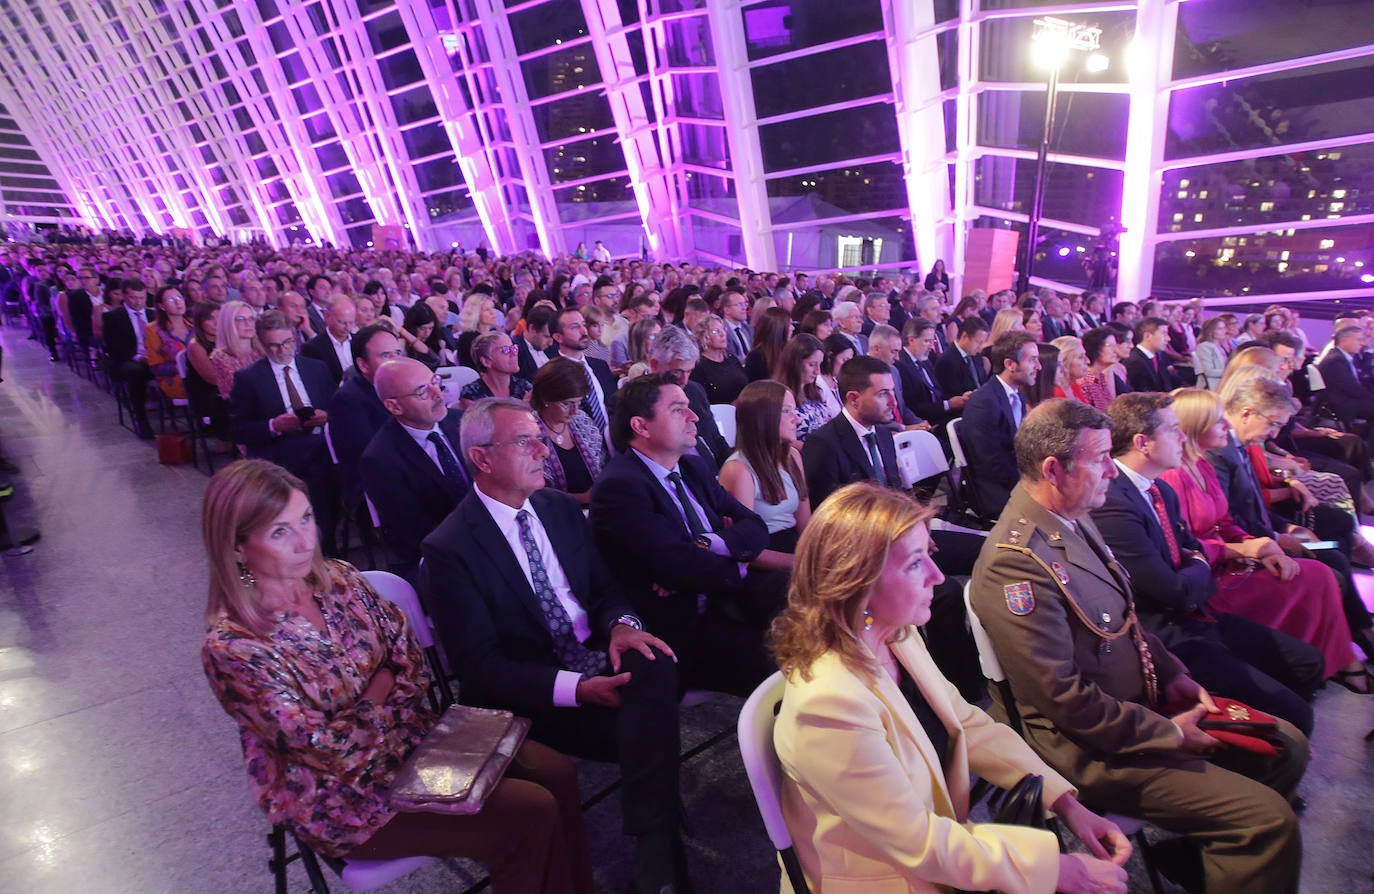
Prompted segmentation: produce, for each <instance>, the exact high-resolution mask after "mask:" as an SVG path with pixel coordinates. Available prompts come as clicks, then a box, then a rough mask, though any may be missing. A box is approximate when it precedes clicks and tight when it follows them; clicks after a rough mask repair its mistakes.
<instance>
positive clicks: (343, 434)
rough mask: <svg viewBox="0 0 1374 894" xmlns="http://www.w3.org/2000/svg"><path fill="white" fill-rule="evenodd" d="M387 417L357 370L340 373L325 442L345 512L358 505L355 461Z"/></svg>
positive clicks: (359, 482)
mask: <svg viewBox="0 0 1374 894" xmlns="http://www.w3.org/2000/svg"><path fill="white" fill-rule="evenodd" d="M390 419H391V413H389V412H388V411H387V408H386V407H384V406H383V405H382V399H381V398H380V397H378V396H377V389H376V388H373V387H372V383H371V382H369V381H368V380H367V379H364V378H363V375H362V373H360V372H358V368H357V367H356V366H355V367H352V368H350V369H349V370H348V372H346V373H344V377H343V383H342V384H340V385H339V389H338V390H337V391H335V392H334V396H333V397H332V398H330V400H329V441H330V443H331V444H333V446H334V456H335V458H336V459H337V460H338V465H339V479H340V481H339V483H340V484H342V485H343V487H344V497H345V499H346V500H347V501H348V507H349V509H355V508H357V507H358V506H360V505H362V500H363V484H362V479H361V478H360V477H359V475H358V460H360V459H362V456H363V451H364V450H366V449H367V445H368V444H369V443H371V442H372V438H373V437H374V436H375V435H376V434H377V432H378V431H379V430H380V429H381V427H382V426H383V425H385V424H386V423H387V421H388V420H390Z"/></svg>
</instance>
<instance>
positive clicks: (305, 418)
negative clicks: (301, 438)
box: [296, 407, 315, 424]
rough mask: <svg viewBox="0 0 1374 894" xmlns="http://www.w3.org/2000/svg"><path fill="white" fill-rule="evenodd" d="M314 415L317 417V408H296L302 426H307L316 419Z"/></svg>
mask: <svg viewBox="0 0 1374 894" xmlns="http://www.w3.org/2000/svg"><path fill="white" fill-rule="evenodd" d="M314 415H315V408H314V407H297V408H296V418H297V419H299V420H300V421H301V424H305V423H307V422H309V421H310V420H311V419H312V418H313V417H314Z"/></svg>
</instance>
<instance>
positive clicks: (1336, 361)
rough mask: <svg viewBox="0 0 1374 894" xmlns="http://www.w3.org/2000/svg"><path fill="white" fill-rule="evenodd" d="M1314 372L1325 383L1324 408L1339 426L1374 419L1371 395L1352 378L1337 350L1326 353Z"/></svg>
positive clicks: (1373, 404) (1373, 398) (1347, 364)
mask: <svg viewBox="0 0 1374 894" xmlns="http://www.w3.org/2000/svg"><path fill="white" fill-rule="evenodd" d="M1317 369H1319V370H1320V371H1321V374H1322V381H1323V382H1325V383H1326V392H1325V394H1324V395H1323V397H1324V399H1325V401H1326V404H1327V405H1328V406H1329V407H1331V409H1332V410H1334V411H1335V413H1336V415H1337V416H1338V417H1339V418H1340V420H1341V421H1342V422H1344V423H1345V424H1346V425H1349V424H1350V423H1352V422H1354V421H1355V420H1356V419H1374V392H1371V391H1370V390H1369V389H1368V388H1367V387H1365V385H1364V384H1363V383H1362V382H1360V381H1359V380H1358V379H1357V378H1356V377H1355V372H1354V370H1352V369H1351V368H1350V361H1349V360H1347V359H1346V356H1345V354H1344V353H1343V352H1342V351H1341V350H1340V349H1339V348H1332V349H1331V350H1330V351H1328V352H1327V354H1326V357H1325V358H1324V359H1323V360H1322V362H1321V363H1319V364H1317Z"/></svg>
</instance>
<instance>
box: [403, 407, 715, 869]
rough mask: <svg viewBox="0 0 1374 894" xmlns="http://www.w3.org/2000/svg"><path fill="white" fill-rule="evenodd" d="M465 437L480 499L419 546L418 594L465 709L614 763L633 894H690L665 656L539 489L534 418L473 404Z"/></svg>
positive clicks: (591, 550) (560, 507) (571, 524)
mask: <svg viewBox="0 0 1374 894" xmlns="http://www.w3.org/2000/svg"><path fill="white" fill-rule="evenodd" d="M462 434H463V439H464V440H465V441H466V442H467V443H468V449H467V455H466V459H467V461H468V464H469V468H470V469H471V470H472V472H473V476H474V478H475V486H474V488H473V489H472V491H470V492H469V493H468V495H467V496H466V497H465V498H464V499H463V501H462V502H461V503H459V504H458V507H457V508H456V509H455V510H454V512H453V513H452V514H451V515H449V517H448V518H447V519H446V520H444V521H443V522H442V523H441V524H440V525H439V526H438V527H437V528H436V529H435V530H434V532H433V533H432V534H430V535H429V536H428V537H427V538H426V539H425V541H424V547H423V552H424V559H425V562H424V571H423V574H422V576H423V581H422V590H423V592H424V594H425V602H426V605H427V607H428V608H429V611H430V614H431V616H432V617H433V619H434V626H435V630H436V631H437V632H438V634H439V638H440V639H441V640H442V642H443V644H444V651H445V653H446V654H447V655H448V656H449V659H450V661H451V662H452V663H453V666H454V668H455V670H456V671H457V674H458V679H459V682H460V683H461V684H462V691H463V701H464V702H467V703H470V704H474V705H479V706H484V707H491V708H502V709H506V710H510V711H514V712H515V713H517V714H520V715H522V716H525V717H529V718H530V719H531V720H532V721H533V724H534V725H533V727H532V729H531V731H530V735H531V737H532V738H534V739H535V740H536V741H539V742H542V743H544V744H546V745H548V746H550V747H552V748H556V749H558V750H559V751H564V752H567V753H570V754H574V755H577V756H578V757H583V758H590V759H592V760H601V761H607V760H609V761H618V762H619V763H620V765H621V775H622V778H623V779H624V784H625V791H624V797H623V798H622V801H621V803H622V810H623V813H624V820H625V831H626V832H627V833H628V834H630V835H633V836H635V837H636V838H637V839H638V850H639V853H638V855H637V861H638V866H637V871H636V878H635V884H636V887H635V890H636V891H639V890H643V891H655V892H656V891H659V890H660V888H662V887H663V886H664V885H672V884H678V885H682V886H684V887H685V886H686V885H687V884H688V883H687V881H686V879H685V877H684V873H683V866H682V849H681V840H680V837H679V835H678V831H677V829H678V747H679V737H678V716H677V674H676V668H675V665H674V663H673V651H672V649H671V648H669V646H668V645H667V644H666V643H664V642H663V641H662V640H660V639H659V638H658V637H656V636H653V635H651V634H650V633H648V632H646V631H645V630H644V629H643V624H642V622H641V621H640V620H639V618H638V617H637V616H636V615H635V614H634V612H633V611H632V610H631V608H630V605H629V604H628V603H627V602H626V601H625V600H624V599H623V598H622V597H621V593H620V590H619V588H618V587H617V586H616V582H615V580H614V579H613V578H612V576H611V573H610V571H609V570H608V569H607V567H606V564H605V563H604V562H603V561H602V559H601V555H600V554H599V553H598V552H597V550H596V548H595V545H594V544H593V542H592V536H591V531H590V529H589V528H588V525H587V522H586V520H585V519H584V518H583V517H582V511H581V508H580V507H579V506H578V504H577V502H576V501H575V500H573V499H572V498H571V497H569V496H567V495H566V494H563V493H560V492H558V491H555V490H552V489H549V488H544V487H543V484H544V471H543V460H544V457H545V456H546V455H547V453H548V447H547V445H546V444H545V442H544V441H543V439H542V438H541V437H540V429H539V424H538V423H537V422H536V421H535V418H534V414H533V413H532V412H531V411H530V409H529V407H528V406H526V405H525V404H523V403H520V402H519V401H510V400H501V399H496V398H489V399H487V400H482V401H478V402H477V403H475V404H473V405H472V406H471V407H469V408H468V411H467V413H466V415H465V418H464V420H463V426H462ZM522 444H523V445H524V446H522Z"/></svg>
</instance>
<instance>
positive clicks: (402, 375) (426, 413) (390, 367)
mask: <svg viewBox="0 0 1374 894" xmlns="http://www.w3.org/2000/svg"><path fill="white" fill-rule="evenodd" d="M437 378H438V376H436V375H435V374H434V372H433V371H432V370H431V369H430V368H429V367H428V366H425V365H424V364H423V363H421V362H420V361H418V360H413V359H411V358H409V357H403V358H401V359H399V360H388V361H387V362H385V363H383V364H382V365H381V366H379V367H377V376H376V378H374V379H373V381H372V385H373V387H374V388H376V389H377V396H378V397H380V398H381V399H382V405H383V406H385V407H386V409H387V412H389V413H390V414H391V415H393V416H395V417H396V419H397V420H398V421H399V422H400V423H401V424H402V425H408V426H410V427H411V428H418V429H429V428H433V427H434V425H435V424H436V423H437V422H438V421H439V420H440V419H443V418H444V416H445V415H446V414H447V413H448V407H447V406H445V405H444V392H443V391H442V390H440V388H439V386H438V385H437V384H435V380H436V379H437Z"/></svg>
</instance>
